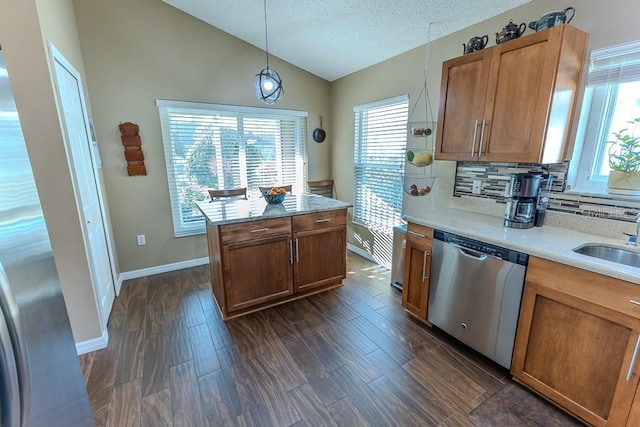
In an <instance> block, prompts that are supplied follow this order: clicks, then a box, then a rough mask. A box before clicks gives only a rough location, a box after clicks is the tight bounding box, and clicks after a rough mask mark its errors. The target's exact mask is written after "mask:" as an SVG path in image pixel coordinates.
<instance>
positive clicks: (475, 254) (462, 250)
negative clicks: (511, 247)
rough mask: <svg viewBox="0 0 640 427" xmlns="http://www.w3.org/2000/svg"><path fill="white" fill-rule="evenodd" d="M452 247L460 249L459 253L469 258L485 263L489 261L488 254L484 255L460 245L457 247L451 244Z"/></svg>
mask: <svg viewBox="0 0 640 427" xmlns="http://www.w3.org/2000/svg"><path fill="white" fill-rule="evenodd" d="M451 245H452V246H455V247H456V248H458V252H460V253H461V254H462V255H464V256H466V257H469V258H474V259H477V260H478V261H484V260H485V259H487V257H488V256H490V255H487V254H483V253H482V252H478V251H474V250H472V249H469V248H465V247H464V246H460V245H456V244H455V243H451Z"/></svg>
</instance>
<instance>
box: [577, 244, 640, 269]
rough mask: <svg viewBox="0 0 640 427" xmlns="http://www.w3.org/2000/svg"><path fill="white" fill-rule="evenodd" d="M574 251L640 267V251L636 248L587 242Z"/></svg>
mask: <svg viewBox="0 0 640 427" xmlns="http://www.w3.org/2000/svg"><path fill="white" fill-rule="evenodd" d="M573 251H574V252H575V253H578V254H582V255H587V256H591V257H595V258H600V259H604V260H607V261H613V262H617V263H619V264H625V265H630V266H632V267H640V252H638V250H634V249H631V248H629V249H626V248H621V247H618V246H610V245H604V244H602V243H585V244H584V245H580V246H578V247H577V248H573Z"/></svg>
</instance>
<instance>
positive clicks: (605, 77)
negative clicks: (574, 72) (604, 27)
mask: <svg viewBox="0 0 640 427" xmlns="http://www.w3.org/2000/svg"><path fill="white" fill-rule="evenodd" d="M638 80H640V41H635V42H631V43H624V44H620V45H616V46H611V47H608V48H604V49H594V50H593V51H591V55H590V64H589V78H588V81H587V85H588V86H598V85H606V84H610V83H626V82H632V81H638Z"/></svg>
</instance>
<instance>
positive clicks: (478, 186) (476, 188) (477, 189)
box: [471, 179, 482, 194]
mask: <svg viewBox="0 0 640 427" xmlns="http://www.w3.org/2000/svg"><path fill="white" fill-rule="evenodd" d="M471 192H472V193H473V194H481V193H482V181H480V180H479V179H476V180H474V181H473V187H472V189H471Z"/></svg>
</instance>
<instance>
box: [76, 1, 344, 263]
mask: <svg viewBox="0 0 640 427" xmlns="http://www.w3.org/2000/svg"><path fill="white" fill-rule="evenodd" d="M75 12H76V17H77V22H78V32H79V35H80V43H81V47H82V54H83V58H84V65H85V69H86V74H87V82H88V90H89V93H90V94H91V100H92V109H93V120H94V124H95V129H96V134H97V139H98V144H99V148H100V154H101V157H102V162H103V174H104V179H105V183H106V193H107V198H108V200H109V209H110V213H111V220H112V224H113V232H114V237H115V245H116V248H117V252H118V258H119V261H120V269H121V271H122V272H127V271H133V270H137V269H143V268H147V267H154V266H159V265H165V264H171V263H177V262H181V261H188V260H192V259H195V258H201V257H206V256H207V255H208V253H207V245H206V241H205V237H204V235H200V236H191V237H181V238H177V239H176V238H174V237H173V225H172V218H171V211H170V203H169V191H168V186H167V174H166V169H165V160H164V152H163V145H162V137H161V131H160V120H159V116H158V109H157V107H156V104H155V101H156V99H171V100H181V101H198V102H209V103H220V104H235V105H247V106H258V107H265V105H264V104H262V103H260V102H259V101H258V100H257V99H256V97H255V93H254V89H253V79H254V76H255V74H256V73H257V72H258V71H260V69H262V68H264V66H265V65H266V64H265V54H264V52H263V51H261V50H259V49H257V48H255V47H253V46H251V45H249V44H247V43H245V42H242V41H240V40H239V39H236V38H234V37H231V36H230V35H228V34H227V33H224V32H222V31H219V30H216V29H214V28H213V27H211V26H209V25H208V24H205V23H203V22H201V21H199V20H196V19H194V18H192V17H191V16H188V15H186V14H184V13H182V12H180V11H178V10H177V9H174V8H173V7H171V6H169V5H167V4H165V3H163V2H161V1H159V0H137V1H135V2H131V1H128V0H110V1H76V2H75ZM269 63H270V66H271V67H272V68H274V69H275V70H276V71H278V73H280V75H281V76H282V77H283V83H284V88H285V94H284V98H283V99H282V100H281V101H279V102H278V103H277V104H276V105H275V106H274V107H275V108H279V109H292V110H305V111H308V113H309V118H308V137H309V138H308V139H309V141H310V142H309V145H308V148H309V150H308V154H309V178H311V179H320V178H326V177H328V176H329V174H330V150H331V146H332V144H333V138H332V137H331V135H332V131H331V120H329V106H330V100H329V83H328V82H326V81H325V80H322V79H320V78H318V77H315V76H313V75H311V74H309V73H307V72H304V71H302V70H300V69H298V68H296V67H293V66H292V65H290V64H288V63H285V62H282V61H280V60H278V59H277V58H273V57H271V58H270V61H269ZM320 115H322V116H323V117H324V118H325V120H324V127H325V128H326V130H327V135H328V138H327V140H326V141H325V142H324V143H323V144H316V143H314V142H313V140H312V139H311V132H312V131H313V129H314V128H315V127H317V126H318V125H319V116H320ZM127 121H130V122H134V123H136V124H138V125H139V126H140V133H141V138H142V150H143V151H144V154H145V165H146V167H147V176H138V177H129V176H127V173H126V162H125V160H124V157H123V153H122V151H123V150H122V144H121V142H120V136H119V133H118V124H119V123H121V122H127ZM138 234H144V235H146V241H147V244H146V245H145V246H137V244H136V235H138Z"/></svg>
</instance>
